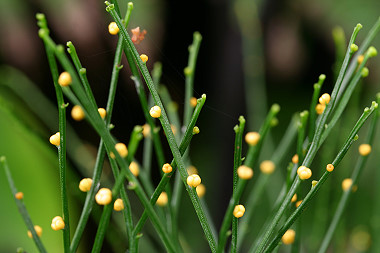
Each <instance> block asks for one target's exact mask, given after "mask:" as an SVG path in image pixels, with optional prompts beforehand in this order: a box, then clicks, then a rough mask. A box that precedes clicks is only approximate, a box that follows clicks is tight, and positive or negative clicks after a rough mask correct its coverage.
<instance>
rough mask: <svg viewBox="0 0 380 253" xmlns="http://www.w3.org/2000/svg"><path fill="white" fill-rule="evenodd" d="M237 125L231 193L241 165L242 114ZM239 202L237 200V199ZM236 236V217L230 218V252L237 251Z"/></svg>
mask: <svg viewBox="0 0 380 253" xmlns="http://www.w3.org/2000/svg"><path fill="white" fill-rule="evenodd" d="M239 122H240V125H239V126H237V125H236V126H235V128H234V130H235V135H236V136H235V148H234V170H233V193H232V194H233V195H234V194H236V193H235V192H236V187H237V183H238V179H239V177H238V174H237V169H238V168H239V166H240V165H241V162H242V160H241V150H242V142H243V133H244V127H245V119H244V117H243V116H240V117H239ZM238 202H239V200H238ZM237 238H238V218H236V217H233V218H232V238H231V252H234V253H236V252H237Z"/></svg>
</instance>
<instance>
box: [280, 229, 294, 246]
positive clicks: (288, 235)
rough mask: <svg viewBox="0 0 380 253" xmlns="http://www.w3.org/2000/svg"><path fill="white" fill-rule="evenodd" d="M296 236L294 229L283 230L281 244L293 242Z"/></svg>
mask: <svg viewBox="0 0 380 253" xmlns="http://www.w3.org/2000/svg"><path fill="white" fill-rule="evenodd" d="M295 237H296V231H294V230H293V229H288V231H286V232H285V234H284V235H283V236H282V238H281V241H282V243H283V244H286V245H288V244H292V243H293V242H294V239H295Z"/></svg>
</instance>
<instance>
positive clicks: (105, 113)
mask: <svg viewBox="0 0 380 253" xmlns="http://www.w3.org/2000/svg"><path fill="white" fill-rule="evenodd" d="M98 112H99V114H100V117H102V119H105V117H106V116H107V111H106V109H104V108H99V109H98Z"/></svg>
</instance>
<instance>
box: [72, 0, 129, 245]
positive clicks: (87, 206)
mask: <svg viewBox="0 0 380 253" xmlns="http://www.w3.org/2000/svg"><path fill="white" fill-rule="evenodd" d="M130 12H131V9H130V7H129V5H128V10H127V13H130ZM126 24H128V23H126ZM122 46H123V40H122V39H121V38H119V40H118V43H117V46H116V52H115V57H114V62H113V68H112V75H111V82H110V88H109V94H108V100H107V107H106V111H107V117H106V125H107V126H108V125H109V124H110V122H111V118H112V112H113V105H114V101H115V96H116V87H117V82H118V77H119V73H120V70H121V68H122V66H120V62H121V55H122ZM105 154H106V149H105V146H104V145H103V141H102V140H100V143H99V147H98V154H97V157H96V162H95V166H94V172H93V176H92V182H93V183H92V185H91V189H90V191H89V192H88V193H87V196H86V200H85V203H84V206H83V209H82V213H81V216H80V219H79V222H78V225H77V228H76V230H75V233H74V236H73V240H72V242H71V245H70V251H71V252H76V250H77V248H78V246H79V242H80V239H81V238H82V235H83V232H84V229H85V227H86V224H87V221H88V218H89V217H90V214H91V210H92V206H93V204H94V201H95V199H94V197H95V193H96V191H97V190H98V188H99V185H98V183H99V181H100V176H101V172H102V167H103V163H104V158H105ZM127 230H128V228H127ZM130 239H131V238H130Z"/></svg>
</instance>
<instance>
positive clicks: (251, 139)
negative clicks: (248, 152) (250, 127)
mask: <svg viewBox="0 0 380 253" xmlns="http://www.w3.org/2000/svg"><path fill="white" fill-rule="evenodd" d="M259 140H260V134H259V133H258V132H248V133H247V134H246V135H245V142H246V143H247V144H248V145H250V146H255V145H256V144H257V143H258V142H259Z"/></svg>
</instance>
